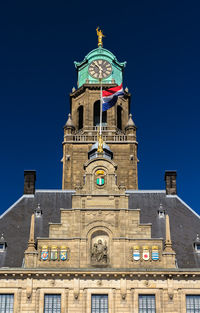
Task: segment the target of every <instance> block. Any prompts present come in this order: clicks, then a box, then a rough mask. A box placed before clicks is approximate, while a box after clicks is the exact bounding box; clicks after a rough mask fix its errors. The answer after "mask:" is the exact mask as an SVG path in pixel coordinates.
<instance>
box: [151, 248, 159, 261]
mask: <svg viewBox="0 0 200 313" xmlns="http://www.w3.org/2000/svg"><path fill="white" fill-rule="evenodd" d="M151 258H152V260H153V261H157V260H159V252H158V247H157V246H153V247H152V255H151Z"/></svg>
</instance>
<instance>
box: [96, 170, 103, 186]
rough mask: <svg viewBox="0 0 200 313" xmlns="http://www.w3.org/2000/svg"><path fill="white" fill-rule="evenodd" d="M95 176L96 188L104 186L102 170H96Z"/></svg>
mask: <svg viewBox="0 0 200 313" xmlns="http://www.w3.org/2000/svg"><path fill="white" fill-rule="evenodd" d="M95 174H96V175H97V177H96V183H97V185H98V186H103V185H104V184H105V178H104V176H105V172H104V171H103V170H98V171H96V173H95Z"/></svg>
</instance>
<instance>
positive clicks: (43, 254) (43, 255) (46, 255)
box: [41, 246, 49, 261]
mask: <svg viewBox="0 0 200 313" xmlns="http://www.w3.org/2000/svg"><path fill="white" fill-rule="evenodd" d="M48 258H49V251H48V246H42V251H41V259H42V260H43V261H46V260H48Z"/></svg>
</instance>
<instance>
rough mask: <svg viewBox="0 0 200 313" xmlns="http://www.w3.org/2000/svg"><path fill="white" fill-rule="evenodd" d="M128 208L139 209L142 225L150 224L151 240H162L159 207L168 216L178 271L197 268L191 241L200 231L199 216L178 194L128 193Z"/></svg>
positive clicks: (199, 259)
mask: <svg viewBox="0 0 200 313" xmlns="http://www.w3.org/2000/svg"><path fill="white" fill-rule="evenodd" d="M127 193H129V208H130V209H141V215H140V221H141V223H152V237H153V238H160V237H161V238H165V218H160V217H159V214H158V210H159V207H160V204H162V206H163V209H164V210H165V212H166V214H168V215H169V219H170V229H171V239H172V246H173V249H174V250H175V252H176V259H177V265H178V267H180V268H198V267H200V253H197V252H195V250H194V241H195V239H196V236H197V234H198V233H199V232H200V217H199V215H198V214H197V213H196V212H194V211H193V210H192V209H191V208H190V207H189V206H188V205H187V204H186V203H184V202H183V201H182V200H181V199H180V198H179V197H178V196H177V195H174V196H172V195H166V193H165V191H149V192H147V191H128V192H127Z"/></svg>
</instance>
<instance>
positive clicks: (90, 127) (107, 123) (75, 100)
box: [62, 36, 138, 189]
mask: <svg viewBox="0 0 200 313" xmlns="http://www.w3.org/2000/svg"><path fill="white" fill-rule="evenodd" d="M125 66H126V62H119V61H118V60H117V58H116V57H115V55H114V54H113V53H111V52H110V51H109V50H106V49H104V48H103V46H102V38H100V36H99V42H98V48H96V49H94V50H92V51H91V52H89V53H88V54H87V55H86V56H85V58H84V60H83V61H82V62H75V67H76V70H77V77H78V81H77V85H78V88H77V89H75V88H73V90H72V92H71V94H70V110H71V113H70V114H69V116H68V120H67V122H66V124H65V126H64V141H63V159H62V161H63V181H62V188H63V189H76V188H79V187H80V186H83V183H84V182H83V180H84V167H83V164H85V162H87V160H88V158H89V156H88V152H89V151H90V149H91V148H92V145H93V144H95V142H97V136H98V130H99V124H100V90H101V87H102V89H103V90H106V89H108V88H110V87H114V86H117V85H120V84H121V83H123V72H124V68H125ZM130 101H131V94H130V93H129V92H128V89H127V88H126V89H125V94H124V97H123V98H119V99H118V101H117V103H116V105H115V106H113V107H112V108H110V109H109V110H108V111H105V112H103V114H102V138H103V141H104V142H105V143H106V144H107V145H108V146H109V148H110V150H111V151H112V159H113V162H115V163H116V164H117V169H116V175H117V176H116V178H117V185H119V186H123V187H125V188H126V189H138V177H137V162H138V159H137V141H136V126H135V124H134V122H133V120H132V115H131V114H130Z"/></svg>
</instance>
